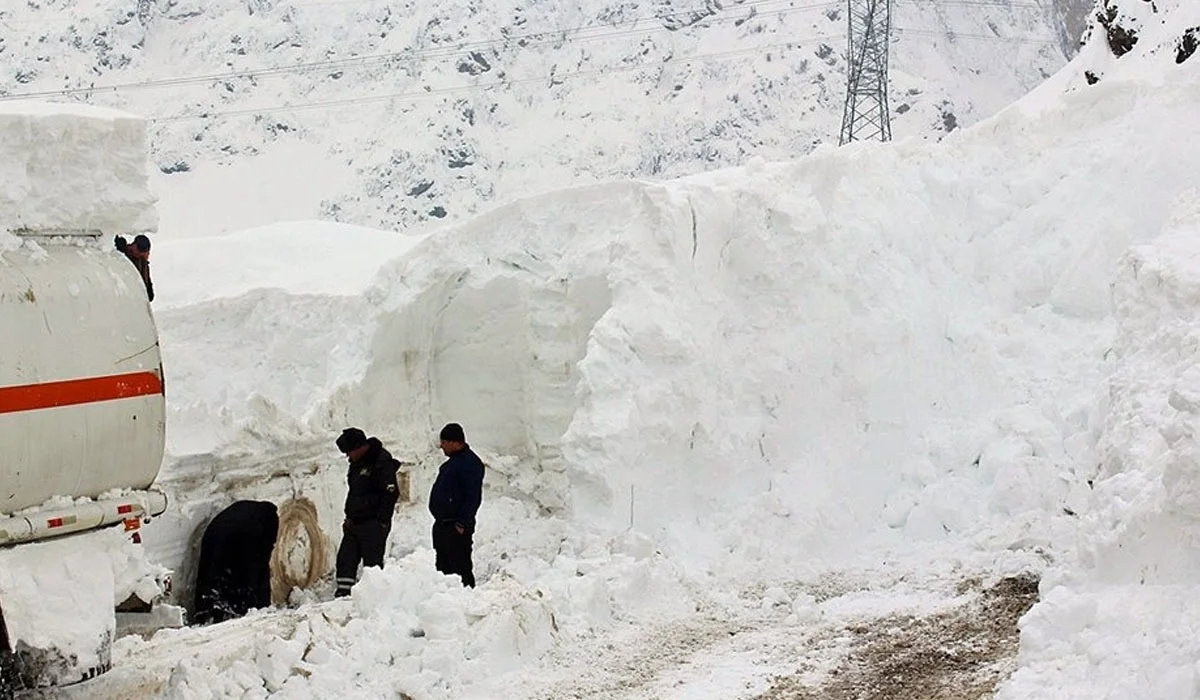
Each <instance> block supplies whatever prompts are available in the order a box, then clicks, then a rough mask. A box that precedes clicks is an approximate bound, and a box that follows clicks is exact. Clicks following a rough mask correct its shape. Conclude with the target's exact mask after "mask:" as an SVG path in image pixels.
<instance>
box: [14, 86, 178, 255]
mask: <svg viewBox="0 0 1200 700" xmlns="http://www.w3.org/2000/svg"><path fill="white" fill-rule="evenodd" d="M146 146H147V142H146V122H145V120H143V119H142V118H140V117H135V116H133V115H131V114H125V113H122V112H118V111H116V110H112V109H104V108H100V107H89V106H84V105H73V104H50V103H22V102H4V103H0V164H2V165H0V179H3V181H4V183H5V186H4V187H3V188H0V230H5V231H20V230H28V231H47V232H76V231H97V232H100V233H105V234H113V233H129V232H133V231H138V232H140V231H152V230H154V228H155V225H156V224H157V219H156V216H155V213H154V201H155V200H154V196H153V195H152V194H151V193H150V189H149V181H148V178H147V172H146V171H147V167H146V165H147V164H146V162H145V153H146Z"/></svg>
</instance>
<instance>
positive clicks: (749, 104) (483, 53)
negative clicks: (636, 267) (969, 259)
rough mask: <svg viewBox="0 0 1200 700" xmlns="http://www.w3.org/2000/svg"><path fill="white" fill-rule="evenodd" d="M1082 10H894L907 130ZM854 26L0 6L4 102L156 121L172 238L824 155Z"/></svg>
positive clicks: (411, 215) (548, 9) (485, 6)
mask: <svg viewBox="0 0 1200 700" xmlns="http://www.w3.org/2000/svg"><path fill="white" fill-rule="evenodd" d="M1072 7H1073V3H1069V2H1068V3H1063V2H1054V3H1049V2H1047V3H1044V4H1042V3H1040V2H1035V1H1032V0H986V1H979V0H902V1H900V2H897V3H896V4H895V7H894V10H893V26H894V27H895V33H894V37H893V40H892V47H891V48H892V84H891V101H892V110H893V114H894V121H895V125H894V134H895V136H896V138H905V137H920V138H936V137H940V136H942V135H944V134H945V133H946V132H947V131H949V130H952V129H954V128H956V127H959V126H964V125H967V124H971V123H974V122H975V121H977V120H978V119H979V118H981V117H984V116H987V115H989V114H992V113H994V112H995V111H996V110H998V109H999V108H1000V107H1002V106H1003V105H1005V104H1007V103H1008V102H1010V101H1011V100H1013V99H1015V98H1017V97H1019V96H1020V95H1021V94H1024V93H1025V92H1026V91H1028V90H1029V89H1030V88H1032V87H1033V86H1034V85H1036V84H1037V83H1039V82H1040V81H1041V80H1043V79H1044V78H1045V77H1046V76H1047V75H1049V74H1050V73H1052V72H1054V71H1055V70H1057V69H1058V68H1059V67H1060V66H1061V65H1062V64H1063V62H1064V56H1066V55H1070V52H1071V51H1073V49H1074V42H1073V40H1072V39H1071V38H1069V37H1068V36H1067V34H1068V30H1065V29H1064V27H1065V26H1066V24H1064V22H1065V21H1066V20H1064V18H1065V17H1067V16H1069V15H1070V14H1071V12H1072V9H1071V8H1072ZM845 32H846V17H845V4H844V2H838V1H836V0H829V1H827V2H820V1H818V0H811V1H805V0H741V1H740V2H734V1H723V0H706V1H705V2H699V1H692V0H689V1H686V2H685V1H684V0H632V1H621V2H618V1H616V0H608V1H606V2H594V3H589V4H585V5H580V4H578V3H572V2H562V1H560V0H538V1H535V0H505V1H502V2H489V3H477V2H474V0H454V1H452V2H438V3H424V2H416V1H415V0H406V1H404V2H388V1H386V0H330V1H314V2H309V1H306V0H211V1H208V0H205V1H200V0H170V1H169V2H168V1H166V0H160V1H155V0H142V1H140V2H138V3H136V4H133V3H128V2H121V1H118V0H86V1H82V0H42V1H40V2H30V3H22V4H19V5H18V4H16V3H12V4H10V5H9V6H6V7H5V8H3V9H2V10H0V90H3V91H4V93H6V94H29V93H35V94H40V95H42V96H43V97H46V98H49V99H72V100H87V101H89V102H92V103H96V104H102V105H110V106H117V107H121V108H125V109H128V110H130V111H133V112H136V113H139V114H142V115H145V116H149V117H153V118H155V120H156V121H155V122H154V124H153V129H152V138H151V142H152V143H153V147H154V161H155V163H156V165H157V166H158V173H157V175H158V179H157V185H158V188H159V191H160V192H161V196H162V202H161V205H160V213H161V216H162V234H163V236H173V237H178V236H182V235H212V234H214V233H219V232H222V231H226V230H232V229H240V228H247V227H250V226H255V225H261V224H267V223H271V222H273V221H277V220H282V219H308V218H318V217H321V218H334V219H337V220H340V221H345V222H348V223H353V224H358V225H363V226H371V227H377V228H379V227H382V228H392V229H394V228H411V227H414V226H418V225H421V224H429V223H438V222H442V221H453V220H461V219H462V218H463V217H466V216H469V215H470V214H472V213H474V212H476V211H479V210H480V207H484V206H487V205H490V204H493V203H501V202H504V201H507V200H510V199H512V198H514V197H517V196H524V195H528V194H531V193H536V192H540V191H546V190H550V189H555V188H558V187H562V186H565V185H570V184H577V183H586V182H594V181H598V180H606V179H611V178H614V177H629V176H634V177H670V176H677V175H683V174H689V173H695V172H698V171H701V170H709V169H714V168H718V167H722V166H728V165H737V164H741V163H743V162H745V161H746V160H747V159H748V158H750V157H752V156H761V157H764V158H767V159H771V160H778V159H786V158H793V157H797V156H800V155H803V154H805V153H807V152H809V151H810V150H812V149H813V147H814V146H815V145H817V144H819V143H829V142H830V141H831V140H832V141H834V142H836V138H837V134H838V126H839V122H840V119H841V111H842V102H843V97H844V92H845V75H844V71H845V58H844V56H843V53H844V46H845V43H846V41H845ZM147 83H149V85H147ZM112 86H117V87H115V88H114V87H112ZM92 88H94V89H92Z"/></svg>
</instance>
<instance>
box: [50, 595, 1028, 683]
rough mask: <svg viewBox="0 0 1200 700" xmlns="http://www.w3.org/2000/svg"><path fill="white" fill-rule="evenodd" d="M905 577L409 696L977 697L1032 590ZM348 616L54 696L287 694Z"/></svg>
mask: <svg viewBox="0 0 1200 700" xmlns="http://www.w3.org/2000/svg"><path fill="white" fill-rule="evenodd" d="M915 578H916V577H914V576H911V575H899V576H895V575H893V576H892V577H888V578H881V577H879V576H878V574H876V575H875V576H874V577H871V576H868V575H864V574H862V573H855V574H846V573H842V574H830V575H826V576H824V577H822V578H820V579H819V580H816V581H807V582H805V581H793V582H790V583H786V584H784V585H779V586H772V587H769V588H764V587H763V586H761V585H760V586H754V587H750V588H746V589H743V590H739V591H736V592H731V591H725V592H721V591H720V590H719V589H710V590H711V591H712V593H713V594H712V595H705V594H704V593H702V592H699V591H697V592H696V597H695V599H696V600H697V601H698V602H697V604H696V609H695V610H694V611H693V612H691V613H690V614H689V613H684V614H680V615H675V616H671V617H659V618H654V617H642V618H639V619H630V620H625V621H621V622H618V623H616V624H614V625H613V626H612V627H611V628H609V629H607V630H596V631H595V632H594V633H593V631H591V630H582V629H572V628H567V627H564V628H562V629H560V630H559V638H558V640H557V642H556V644H555V645H554V647H553V648H552V649H550V650H549V651H548V652H547V653H546V654H544V655H542V656H541V658H538V659H531V660H530V661H531V663H529V664H526V665H524V666H522V667H521V668H518V669H514V670H512V671H511V672H508V673H504V674H500V675H497V676H494V677H491V678H480V679H476V680H475V681H474V682H472V683H470V684H469V685H465V686H461V687H446V688H442V689H441V690H440V691H434V692H429V693H427V694H422V695H419V696H418V695H413V696H412V697H415V698H424V697H428V698H443V697H444V698H449V697H460V698H466V699H474V700H482V699H483V698H529V699H530V700H534V699H538V700H541V699H546V700H549V699H551V698H621V699H624V700H651V699H656V700H682V699H683V698H694V697H722V698H730V699H742V700H779V699H781V698H818V697H820V698H834V699H840V698H846V699H849V698H879V699H880V700H882V699H883V698H917V697H920V698H931V697H932V698H947V699H949V698H954V699H956V700H959V699H966V698H971V699H975V698H985V697H990V696H991V694H992V692H993V691H994V689H995V687H996V684H997V683H998V682H999V681H1001V680H1003V678H1005V677H1007V675H1008V674H1009V673H1011V671H1012V669H1013V668H1014V666H1015V653H1016V649H1017V627H1016V621H1017V618H1018V617H1019V616H1020V615H1021V614H1022V613H1023V612H1024V611H1025V610H1027V609H1028V608H1029V606H1030V605H1032V604H1033V602H1034V601H1035V599H1036V580H1035V579H1033V578H1029V577H1025V578H1006V579H1001V580H996V579H995V578H993V579H991V580H989V581H986V582H985V581H984V580H983V579H982V578H980V577H968V578H958V579H957V580H955V579H948V578H945V577H943V576H941V575H934V576H931V577H929V578H927V579H925V580H921V581H919V582H914V579H915ZM479 590H480V591H486V590H487V586H484V587H482V588H481V589H479ZM357 615H358V614H357V613H356V609H355V606H354V604H353V603H352V602H351V601H342V600H339V601H331V602H325V603H318V604H311V605H306V606H303V607H301V608H300V609H293V610H281V611H272V612H264V613H259V614H255V615H252V616H250V617H248V618H245V619H241V620H236V621H231V622H227V623H222V624H220V625H217V626H212V627H207V628H194V629H184V630H168V631H163V632H160V633H159V634H157V635H156V636H155V637H153V638H152V639H151V640H150V641H142V640H140V639H136V638H135V639H130V638H126V639H124V640H122V641H121V642H120V643H119V644H118V645H117V648H116V651H115V658H114V668H113V670H112V671H110V672H109V673H108V674H106V675H104V676H102V677H100V678H98V679H95V680H93V681H91V682H88V683H85V684H82V685H79V686H75V687H73V688H71V689H69V690H66V691H59V692H58V693H57V694H54V695H53V697H62V698H68V699H71V698H92V697H120V698H129V699H131V700H133V699H139V698H158V697H173V698H174V697H180V698H183V697H187V698H190V697H208V696H207V695H203V694H201V695H197V694H196V693H195V692H194V690H195V687H196V685H197V684H198V683H199V682H201V679H200V678H198V677H195V675H196V674H197V673H198V672H199V669H206V670H207V671H208V672H216V673H218V674H231V675H236V674H238V673H245V667H244V666H240V665H239V662H241V663H242V664H244V663H245V662H246V661H247V660H249V661H250V662H251V663H252V664H253V665H254V666H255V667H256V671H257V672H258V673H260V674H261V677H262V679H264V680H263V683H264V685H265V690H270V691H278V690H280V689H283V690H286V689H287V684H288V680H289V678H292V677H303V678H305V679H308V678H309V677H310V676H312V675H313V674H314V673H321V671H322V659H321V655H320V654H319V653H318V652H317V651H315V650H317V648H318V647H319V646H320V645H319V644H317V640H318V638H319V637H322V636H324V637H325V639H324V641H326V642H329V643H331V644H336V642H333V641H332V639H331V638H332V637H335V636H337V635H339V634H341V633H344V632H347V631H350V630H351V629H352V628H353V627H354V626H355V625H356V624H359V621H357V620H356V617H357ZM430 643H436V641H432V640H431V642H430ZM297 645H302V646H301V647H298V648H297V649H296V650H295V653H293V654H288V653H286V652H285V651H283V650H285V649H287V648H288V647H290V646H297ZM272 650H275V651H274V652H272ZM289 659H290V660H289ZM189 688H190V689H191V690H192V692H188V690H187V689H189ZM214 692H215V689H214ZM351 695H352V696H355V697H357V695H353V692H352V691H351ZM284 696H285V697H287V696H288V695H287V694H286V692H285V693H284ZM362 696H363V697H367V695H362ZM29 697H31V698H48V697H51V695H39V694H32V695H30V696H29ZM401 697H403V696H401Z"/></svg>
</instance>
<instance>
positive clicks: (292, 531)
mask: <svg viewBox="0 0 1200 700" xmlns="http://www.w3.org/2000/svg"><path fill="white" fill-rule="evenodd" d="M328 552H329V546H328V543H327V542H326V540H325V533H324V532H322V531H321V524H320V520H319V519H318V518H317V507H316V506H315V505H313V502H312V501H310V500H308V499H307V498H296V499H293V500H289V501H285V502H284V503H282V504H281V505H280V506H279V535H278V536H277V537H276V538H275V549H274V550H273V551H272V552H271V599H272V602H273V603H274V604H276V605H286V604H287V602H288V599H289V598H290V597H291V594H292V591H293V590H295V589H297V588H300V589H305V588H308V587H310V586H312V585H313V584H314V583H316V582H317V581H319V580H321V577H323V576H324V575H325V573H326V571H327V570H328V568H329V564H328V560H329V555H328Z"/></svg>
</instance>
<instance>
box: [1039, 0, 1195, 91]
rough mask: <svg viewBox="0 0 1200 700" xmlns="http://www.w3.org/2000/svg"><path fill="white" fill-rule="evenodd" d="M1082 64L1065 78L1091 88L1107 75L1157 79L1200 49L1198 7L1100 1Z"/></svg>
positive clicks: (1175, 0)
mask: <svg viewBox="0 0 1200 700" xmlns="http://www.w3.org/2000/svg"><path fill="white" fill-rule="evenodd" d="M1083 41H1084V46H1083V49H1082V50H1081V51H1080V55H1079V59H1078V60H1076V61H1074V62H1072V64H1071V69H1070V70H1068V71H1064V72H1063V76H1062V79H1066V80H1070V81H1071V82H1072V83H1073V84H1076V85H1078V84H1081V83H1087V84H1089V85H1091V84H1095V83H1096V82H1098V81H1100V80H1102V79H1104V78H1105V77H1107V76H1116V75H1121V74H1122V73H1125V74H1133V75H1138V76H1142V77H1144V76H1147V75H1153V74H1156V73H1161V72H1164V71H1166V70H1168V69H1169V67H1170V66H1171V65H1173V64H1174V65H1182V64H1183V63H1184V62H1186V61H1188V60H1189V59H1192V57H1193V56H1194V54H1195V53H1196V49H1197V47H1198V46H1200V6H1197V5H1196V3H1193V2H1186V0H1162V1H1157V0H1156V1H1155V2H1136V1H1129V0H1101V2H1098V3H1097V5H1096V8H1095V10H1094V11H1093V12H1092V14H1091V16H1090V18H1089V21H1088V27H1087V30H1086V31H1085V33H1084V37H1083Z"/></svg>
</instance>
